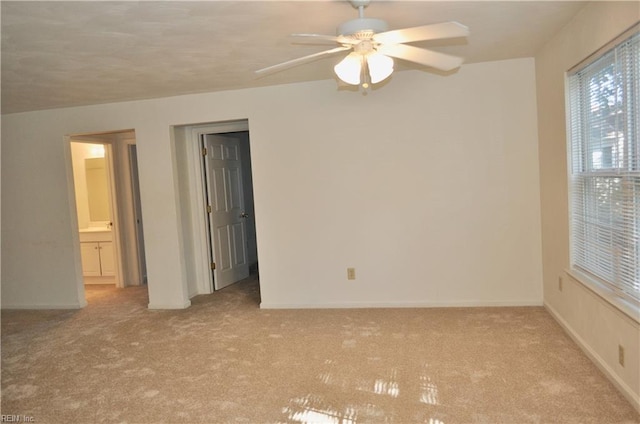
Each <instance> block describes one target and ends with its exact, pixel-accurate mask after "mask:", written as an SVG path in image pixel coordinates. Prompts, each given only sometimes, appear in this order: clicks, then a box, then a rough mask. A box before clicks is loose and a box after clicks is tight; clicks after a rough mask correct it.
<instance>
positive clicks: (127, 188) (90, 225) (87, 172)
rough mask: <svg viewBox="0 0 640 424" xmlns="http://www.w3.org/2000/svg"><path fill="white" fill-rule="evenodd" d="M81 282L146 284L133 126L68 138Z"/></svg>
mask: <svg viewBox="0 0 640 424" xmlns="http://www.w3.org/2000/svg"><path fill="white" fill-rule="evenodd" d="M69 141H70V148H71V159H72V161H71V162H72V168H73V184H74V191H75V199H76V204H75V207H76V214H77V222H78V231H77V236H78V240H79V244H80V262H81V265H82V276H83V283H84V284H85V286H87V285H96V284H100V285H111V286H115V287H117V288H124V287H127V286H138V285H144V284H146V265H145V261H144V240H143V237H142V234H143V231H142V217H141V215H140V196H139V193H140V191H139V187H138V178H137V175H138V174H137V156H136V154H135V132H134V131H133V130H126V131H116V132H110V133H97V134H81V135H74V136H71V137H69Z"/></svg>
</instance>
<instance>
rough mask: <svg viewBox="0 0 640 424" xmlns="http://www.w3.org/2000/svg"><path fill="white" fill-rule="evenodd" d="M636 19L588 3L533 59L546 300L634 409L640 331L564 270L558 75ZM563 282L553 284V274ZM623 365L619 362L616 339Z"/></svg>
mask: <svg viewBox="0 0 640 424" xmlns="http://www.w3.org/2000/svg"><path fill="white" fill-rule="evenodd" d="M638 19H640V8H639V7H638V3H636V2H622V3H621V2H594V3H589V4H588V5H587V6H586V7H585V8H584V9H582V10H581V12H580V13H578V15H577V16H576V17H575V18H574V19H573V20H572V21H571V22H570V24H569V25H567V26H566V27H565V28H564V29H563V30H562V31H561V32H560V33H558V34H557V35H556V36H555V37H554V38H553V39H552V40H551V41H550V42H549V43H548V44H547V45H546V46H545V47H544V48H543V49H541V50H540V51H539V52H538V54H537V55H536V57H535V60H536V85H537V97H538V133H539V137H540V138H539V154H540V197H541V210H542V258H543V272H544V301H545V305H546V306H547V307H548V308H549V310H550V311H551V312H552V313H553V314H554V315H555V316H556V318H558V320H559V321H560V322H561V324H563V325H564V326H565V328H567V330H568V331H569V333H570V334H571V335H572V336H573V337H574V339H576V340H577V341H578V342H579V343H580V344H581V345H582V347H583V349H584V350H585V351H586V352H587V353H588V354H589V355H590V356H591V357H592V358H593V359H594V360H595V361H596V363H597V364H598V365H599V366H600V367H601V368H602V369H603V370H604V371H605V372H606V373H607V374H609V375H610V376H611V377H612V379H614V381H615V382H616V383H617V385H618V386H619V387H620V388H621V389H622V390H623V392H624V393H625V394H626V395H627V397H628V398H629V399H630V400H631V401H632V402H633V403H634V405H635V406H636V408H639V409H640V402H639V401H638V396H639V395H640V369H639V366H640V354H639V344H640V330H639V327H638V321H640V317H636V319H635V320H633V319H630V318H629V317H628V316H626V315H624V314H622V313H621V312H619V311H618V310H617V309H616V308H613V307H612V306H610V305H609V304H608V303H607V302H605V301H604V300H603V299H601V298H600V297H599V296H597V295H595V294H594V293H593V292H592V291H590V290H589V289H587V288H586V287H585V286H583V285H582V284H580V283H578V282H576V281H575V280H574V279H572V278H570V277H569V276H567V275H565V270H566V269H568V268H569V225H568V192H567V148H566V127H565V100H564V73H565V71H567V70H568V69H570V68H571V67H573V66H574V65H576V64H577V63H579V62H581V61H582V60H583V59H585V58H586V57H588V56H589V55H590V54H592V53H593V52H594V51H596V50H598V49H599V48H600V47H602V46H603V45H605V44H606V43H607V42H609V41H611V40H612V39H614V38H615V37H616V36H617V35H619V34H620V33H622V32H623V31H624V30H626V29H627V28H628V27H630V26H631V25H632V24H634V23H635V22H637V21H638ZM560 276H562V277H563V280H564V284H563V290H562V291H560V290H559V289H558V278H559V277H560ZM619 344H622V345H623V346H624V347H625V350H626V365H625V367H622V366H620V365H619V364H618V345H619Z"/></svg>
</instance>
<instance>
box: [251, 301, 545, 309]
mask: <svg viewBox="0 0 640 424" xmlns="http://www.w3.org/2000/svg"><path fill="white" fill-rule="evenodd" d="M518 306H543V304H542V301H537V300H513V301H499V302H482V301H460V302H330V303H268V302H262V303H260V308H261V309H366V308H483V307H488V308H494V307H518Z"/></svg>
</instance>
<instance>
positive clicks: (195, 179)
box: [183, 119, 249, 294]
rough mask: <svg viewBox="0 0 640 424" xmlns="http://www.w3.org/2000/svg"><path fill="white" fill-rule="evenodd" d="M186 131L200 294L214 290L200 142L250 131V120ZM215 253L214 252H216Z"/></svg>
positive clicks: (228, 122)
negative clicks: (210, 136)
mask: <svg viewBox="0 0 640 424" xmlns="http://www.w3.org/2000/svg"><path fill="white" fill-rule="evenodd" d="M183 128H185V130H186V137H185V138H186V140H185V141H186V143H187V149H186V153H187V154H186V160H187V168H188V169H189V172H188V179H189V181H188V186H189V193H188V202H189V206H190V207H189V209H190V212H191V225H192V230H193V253H194V265H195V270H194V271H195V277H196V282H197V286H198V293H199V294H209V293H213V292H214V285H213V273H212V272H211V260H210V258H209V249H210V241H209V230H208V228H209V227H208V223H207V216H206V213H205V210H206V205H205V199H206V192H205V185H204V184H205V183H204V179H205V173H204V163H203V161H202V147H201V146H202V144H201V142H200V140H201V138H202V136H204V135H205V134H221V133H228V132H240V131H249V121H248V120H247V119H242V120H237V121H226V122H218V123H215V122H212V123H207V124H198V125H187V126H184V127H183ZM214 254H215V253H214Z"/></svg>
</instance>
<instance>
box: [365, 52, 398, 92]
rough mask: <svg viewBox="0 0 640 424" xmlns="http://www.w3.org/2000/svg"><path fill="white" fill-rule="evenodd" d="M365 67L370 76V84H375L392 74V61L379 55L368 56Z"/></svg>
mask: <svg viewBox="0 0 640 424" xmlns="http://www.w3.org/2000/svg"><path fill="white" fill-rule="evenodd" d="M367 66H368V68H369V75H370V76H371V84H377V83H379V82H380V81H383V80H385V79H387V78H388V77H389V76H390V75H391V74H392V73H393V59H392V58H390V57H389V56H385V55H383V54H381V53H377V52H376V53H371V54H369V55H368V56H367Z"/></svg>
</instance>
